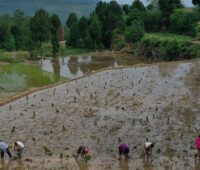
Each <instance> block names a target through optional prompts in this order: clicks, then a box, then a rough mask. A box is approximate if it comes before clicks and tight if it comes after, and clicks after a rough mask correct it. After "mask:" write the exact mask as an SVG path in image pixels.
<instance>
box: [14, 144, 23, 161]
mask: <svg viewBox="0 0 200 170" xmlns="http://www.w3.org/2000/svg"><path fill="white" fill-rule="evenodd" d="M14 152H15V153H16V154H17V156H19V159H22V156H23V154H24V144H23V143H22V142H20V141H17V142H15V144H14Z"/></svg>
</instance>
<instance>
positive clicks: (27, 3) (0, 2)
mask: <svg viewBox="0 0 200 170" xmlns="http://www.w3.org/2000/svg"><path fill="white" fill-rule="evenodd" d="M96 3H97V0H0V15H3V14H5V13H8V14H10V15H13V12H14V11H15V10H16V9H20V10H22V11H24V13H25V14H28V15H31V16H33V15H34V14H35V11H37V10H38V9H41V8H42V9H44V10H46V11H47V12H48V13H49V14H50V15H51V14H53V13H56V14H58V15H59V16H60V19H61V21H62V24H65V22H66V20H67V18H68V16H69V14H70V13H71V12H76V13H77V15H78V16H79V17H81V16H83V15H85V16H89V15H90V13H91V12H92V11H93V10H94V9H95V7H96Z"/></svg>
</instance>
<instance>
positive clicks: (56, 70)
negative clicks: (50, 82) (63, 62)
mask: <svg viewBox="0 0 200 170" xmlns="http://www.w3.org/2000/svg"><path fill="white" fill-rule="evenodd" d="M51 63H52V67H53V72H54V73H56V74H58V75H60V63H59V59H53V60H51Z"/></svg>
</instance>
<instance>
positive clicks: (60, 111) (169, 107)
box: [0, 60, 200, 170]
mask: <svg viewBox="0 0 200 170" xmlns="http://www.w3.org/2000/svg"><path fill="white" fill-rule="evenodd" d="M199 113H200V61H198V60H194V61H190V62H185V63H166V64H158V65H156V64H155V65H151V66H143V67H132V68H124V69H113V70H105V71H102V72H99V73H96V74H93V75H90V76H88V77H84V78H80V79H78V80H74V81H71V82H67V83H64V84H62V85H59V86H56V87H53V88H49V89H45V90H41V91H38V92H35V93H32V94H30V95H28V96H26V97H23V98H21V99H19V100H16V101H14V102H11V103H9V104H6V105H4V106H2V107H0V115H1V120H2V121H0V126H1V128H0V133H1V139H3V140H4V141H6V142H7V143H8V144H9V145H12V144H13V142H14V141H16V140H20V141H22V142H23V143H24V144H25V153H24V161H23V162H17V161H13V162H9V161H7V160H6V161H5V162H4V163H1V164H0V167H4V168H5V167H8V166H9V167H13V168H14V167H15V168H17V167H18V168H19V167H20V168H24V167H25V168H26V169H31V168H33V169H45V168H47V169H48V168H52V169H59V168H60V169H74V170H75V169H81V170H102V169H109V170H110V169H111V170H112V169H113V170H122V169H123V170H124V169H126V170H129V169H131V170H132V169H133V170H136V169H145V170H152V169H155V170H162V169H163V170H164V169H183V170H190V169H191V170H193V169H195V170H197V169H199V167H200V162H199V161H194V151H195V150H194V148H193V143H194V141H195V139H196V137H197V136H198V135H199V130H200V128H199V121H200V115H199ZM13 128H14V129H15V130H14V131H13ZM146 141H153V142H156V145H155V147H154V149H153V155H152V156H151V157H150V158H149V159H146V158H145V157H144V156H143V146H144V143H145V142H146ZM121 143H125V144H127V145H128V146H129V147H130V159H129V160H121V161H119V160H118V146H119V145H120V144H121ZM79 145H86V146H88V147H89V154H90V155H91V156H92V159H91V160H90V161H89V162H84V161H82V160H80V159H79V160H77V161H76V160H75V159H74V157H73V156H74V154H75V153H76V151H77V149H78V147H79ZM61 155H62V156H61ZM60 157H61V158H60ZM6 159H7V157H6Z"/></svg>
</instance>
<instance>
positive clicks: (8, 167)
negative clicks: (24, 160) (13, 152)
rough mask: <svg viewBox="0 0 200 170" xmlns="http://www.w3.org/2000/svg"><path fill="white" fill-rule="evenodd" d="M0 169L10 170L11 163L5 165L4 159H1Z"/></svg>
mask: <svg viewBox="0 0 200 170" xmlns="http://www.w3.org/2000/svg"><path fill="white" fill-rule="evenodd" d="M0 162H1V168H0V169H10V166H11V163H12V161H11V160H9V161H8V162H7V163H6V161H5V160H4V159H1V161H0Z"/></svg>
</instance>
